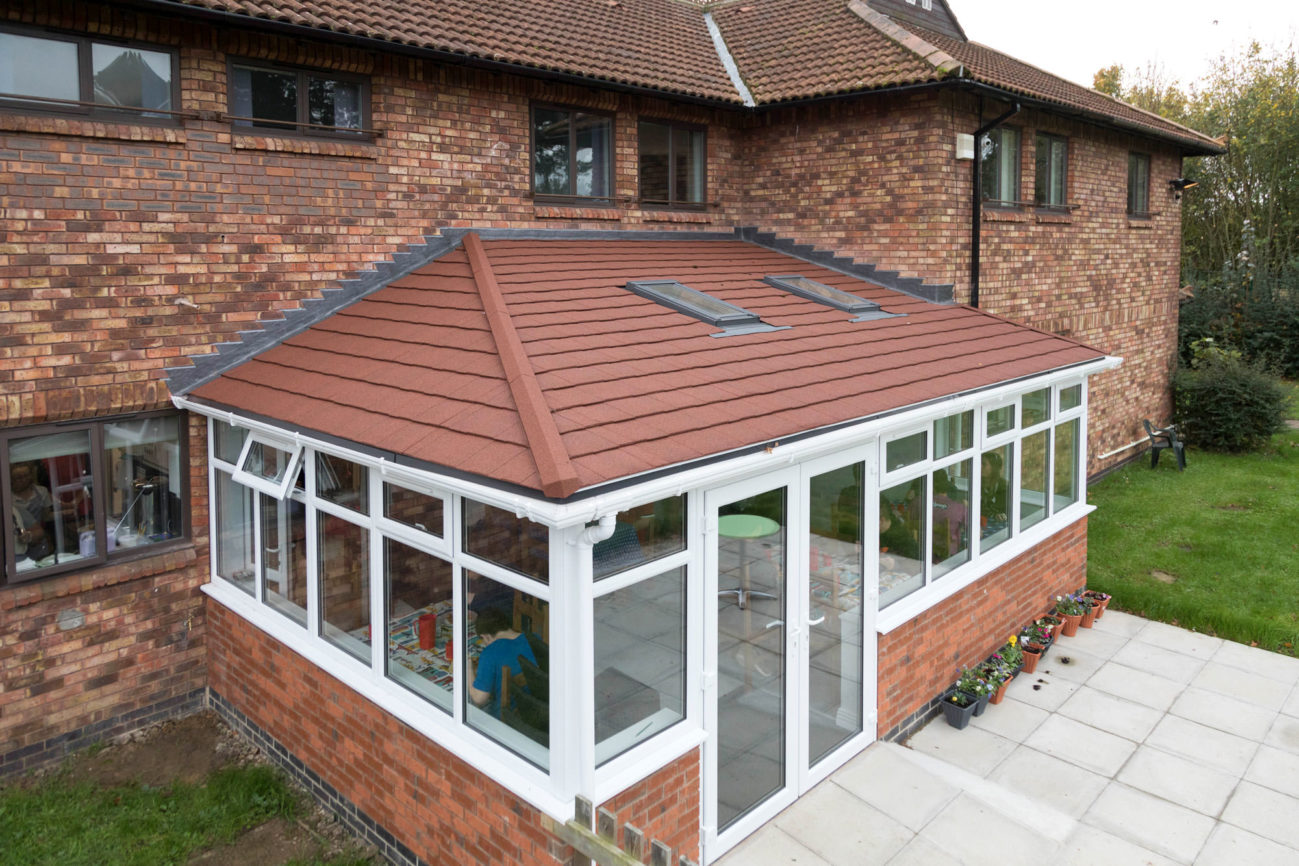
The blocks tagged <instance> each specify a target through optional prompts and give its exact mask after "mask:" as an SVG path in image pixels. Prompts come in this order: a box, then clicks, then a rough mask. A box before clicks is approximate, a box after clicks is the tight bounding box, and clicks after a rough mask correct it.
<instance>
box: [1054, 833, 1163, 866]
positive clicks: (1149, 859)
mask: <svg viewBox="0 0 1299 866" xmlns="http://www.w3.org/2000/svg"><path fill="white" fill-rule="evenodd" d="M1056 862H1057V863H1059V864H1061V866H1182V864H1179V863H1178V862H1177V861H1176V860H1170V859H1168V858H1167V857H1165V856H1164V855H1162V854H1156V853H1155V852H1154V851H1151V850H1150V849H1149V848H1143V847H1141V846H1140V845H1137V844H1135V843H1133V842H1129V841H1128V840H1126V839H1121V838H1119V837H1118V836H1115V835H1114V834H1113V833H1107V832H1105V831H1104V830H1101V829H1099V828H1097V827H1092V826H1089V825H1087V824H1079V825H1078V829H1077V830H1076V831H1075V832H1074V834H1073V836H1071V837H1069V839H1068V841H1066V842H1065V844H1064V846H1063V850H1062V851H1061V852H1060V859H1059V860H1057V861H1056Z"/></svg>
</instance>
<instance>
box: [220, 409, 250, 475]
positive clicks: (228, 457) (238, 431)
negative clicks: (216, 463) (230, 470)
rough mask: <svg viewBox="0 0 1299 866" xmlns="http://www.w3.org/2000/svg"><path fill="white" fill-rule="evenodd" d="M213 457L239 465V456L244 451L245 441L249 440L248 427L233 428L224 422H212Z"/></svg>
mask: <svg viewBox="0 0 1299 866" xmlns="http://www.w3.org/2000/svg"><path fill="white" fill-rule="evenodd" d="M212 436H213V439H214V442H213V445H212V455H213V456H214V457H216V458H217V459H218V460H224V461H225V462H227V463H231V464H234V463H238V462H239V455H240V454H241V453H242V452H243V450H244V440H245V439H247V438H248V428H247V427H231V426H230V425H229V424H227V423H226V422H224V421H217V420H216V419H213V420H212Z"/></svg>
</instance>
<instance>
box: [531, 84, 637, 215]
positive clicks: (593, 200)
mask: <svg viewBox="0 0 1299 866" xmlns="http://www.w3.org/2000/svg"><path fill="white" fill-rule="evenodd" d="M538 110H543V111H565V112H568V113H569V114H570V118H569V123H568V188H569V189H570V190H574V191H573V192H569V193H562V194H561V193H548V192H547V193H543V192H537V111H538ZM578 113H581V114H588V115H591V116H592V117H603V118H605V120H607V121H608V122H609V165H608V168H607V169H606V170H607V172H608V176H607V177H606V178H605V186H606V188H607V189H608V190H609V192H608V194H607V195H578V194H577V193H576V191H575V190H576V189H577V127H576V125H575V124H574V123H573V119H572V117H571V115H575V114H578ZM617 130H618V125H617V115H616V114H615V113H614V112H612V111H603V110H601V109H598V108H588V107H586V106H581V105H565V104H562V103H554V102H533V103H532V104H531V105H529V106H528V149H529V153H528V188H529V190H531V192H532V198H533V200H534V201H537V202H545V203H555V204H575V203H582V204H604V205H611V204H613V201H614V196H615V191H614V183H615V182H616V180H617V177H618V172H617V161H618V147H617V141H616V140H615V137H616V134H617Z"/></svg>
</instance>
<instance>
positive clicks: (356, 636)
mask: <svg viewBox="0 0 1299 866" xmlns="http://www.w3.org/2000/svg"><path fill="white" fill-rule="evenodd" d="M316 527H317V539H316V559H317V564H318V568H319V572H320V620H321V622H320V633H321V635H323V636H324V638H325V640H327V641H329V642H330V643H332V644H334V645H335V646H337V647H340V648H341V649H343V650H345V651H346V652H348V653H350V654H351V655H354V656H356V657H357V658H359V659H361V661H365V662H368V661H369V660H370V538H369V533H368V532H366V530H365V529H364V528H362V527H360V526H357V525H356V524H355V523H352V522H350V521H347V520H344V519H342V518H341V517H335V516H334V515H332V514H326V513H325V512H323V511H317V512H316Z"/></svg>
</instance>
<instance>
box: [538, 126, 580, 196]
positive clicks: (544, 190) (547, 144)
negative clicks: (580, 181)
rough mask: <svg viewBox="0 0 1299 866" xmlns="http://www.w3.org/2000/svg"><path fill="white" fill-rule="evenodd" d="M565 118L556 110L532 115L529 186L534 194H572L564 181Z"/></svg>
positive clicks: (565, 176)
mask: <svg viewBox="0 0 1299 866" xmlns="http://www.w3.org/2000/svg"><path fill="white" fill-rule="evenodd" d="M568 117H569V112H567V111H562V110H560V109H557V108H535V109H533V112H532V123H533V130H532V148H533V155H532V184H533V189H534V191H535V192H536V194H537V195H572V194H573V191H572V189H570V187H569V182H568V161H569V160H568V157H569V151H568V148H569V143H568Z"/></svg>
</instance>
